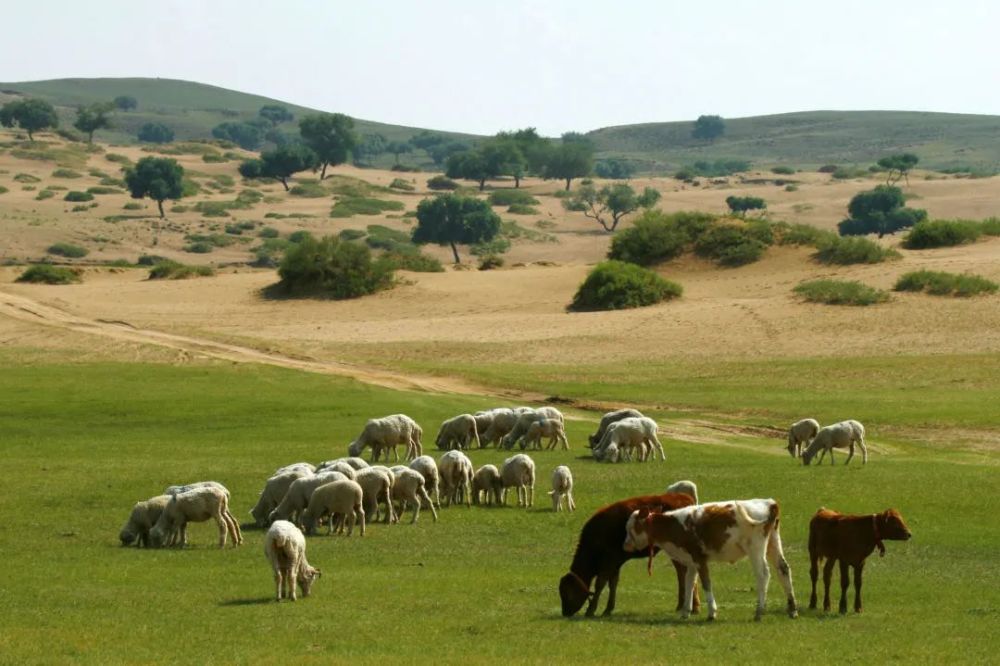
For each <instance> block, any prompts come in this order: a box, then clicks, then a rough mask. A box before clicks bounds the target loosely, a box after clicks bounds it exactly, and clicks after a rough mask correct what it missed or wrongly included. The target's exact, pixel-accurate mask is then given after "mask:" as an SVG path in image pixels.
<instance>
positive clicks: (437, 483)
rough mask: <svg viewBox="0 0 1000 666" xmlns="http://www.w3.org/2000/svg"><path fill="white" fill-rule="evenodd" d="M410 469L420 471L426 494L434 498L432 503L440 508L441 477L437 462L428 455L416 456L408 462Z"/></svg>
mask: <svg viewBox="0 0 1000 666" xmlns="http://www.w3.org/2000/svg"><path fill="white" fill-rule="evenodd" d="M410 469H412V470H416V471H418V472H420V475H421V476H423V477H424V488H426V489H427V494H428V496H430V497H432V498H434V505H435V506H437V508H439V509H440V508H441V478H440V475H439V474H438V468H437V463H436V462H434V458H431V457H430V456H418V457H416V458H414V459H413V461H412V462H411V463H410Z"/></svg>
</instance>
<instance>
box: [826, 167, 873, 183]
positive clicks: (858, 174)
mask: <svg viewBox="0 0 1000 666" xmlns="http://www.w3.org/2000/svg"><path fill="white" fill-rule="evenodd" d="M867 175H868V172H867V171H865V170H864V169H861V168H859V167H838V168H837V169H836V170H835V171H834V172H833V174H832V177H833V178H834V179H835V180H852V179H854V178H864V177H865V176H867Z"/></svg>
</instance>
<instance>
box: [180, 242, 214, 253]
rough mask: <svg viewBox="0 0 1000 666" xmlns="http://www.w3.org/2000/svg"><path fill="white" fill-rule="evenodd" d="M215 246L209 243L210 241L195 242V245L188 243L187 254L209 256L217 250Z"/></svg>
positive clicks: (186, 246) (185, 249) (185, 248)
mask: <svg viewBox="0 0 1000 666" xmlns="http://www.w3.org/2000/svg"><path fill="white" fill-rule="evenodd" d="M215 247H216V246H215V245H213V244H212V243H209V242H208V241H195V242H193V243H188V244H187V245H185V246H184V251H185V252H190V253H192V254H208V253H209V252H211V251H212V250H214V249H215Z"/></svg>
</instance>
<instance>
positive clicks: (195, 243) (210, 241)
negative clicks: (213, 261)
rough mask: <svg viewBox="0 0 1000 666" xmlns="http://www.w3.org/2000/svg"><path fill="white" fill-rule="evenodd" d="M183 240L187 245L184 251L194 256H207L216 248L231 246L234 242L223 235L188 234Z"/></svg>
mask: <svg viewBox="0 0 1000 666" xmlns="http://www.w3.org/2000/svg"><path fill="white" fill-rule="evenodd" d="M185 239H186V240H188V241H189V243H188V244H187V245H185V246H184V251H185V252H191V253H194V254H208V253H209V252H211V251H212V250H214V249H215V248H217V247H228V246H230V245H232V244H233V241H234V240H235V239H233V238H231V237H229V236H227V235H225V234H188V235H187V236H185Z"/></svg>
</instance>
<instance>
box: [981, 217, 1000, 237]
mask: <svg viewBox="0 0 1000 666" xmlns="http://www.w3.org/2000/svg"><path fill="white" fill-rule="evenodd" d="M979 230H980V231H982V232H983V235H984V236H1000V217H989V218H986V219H985V220H983V221H982V222H980V223H979Z"/></svg>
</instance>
